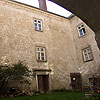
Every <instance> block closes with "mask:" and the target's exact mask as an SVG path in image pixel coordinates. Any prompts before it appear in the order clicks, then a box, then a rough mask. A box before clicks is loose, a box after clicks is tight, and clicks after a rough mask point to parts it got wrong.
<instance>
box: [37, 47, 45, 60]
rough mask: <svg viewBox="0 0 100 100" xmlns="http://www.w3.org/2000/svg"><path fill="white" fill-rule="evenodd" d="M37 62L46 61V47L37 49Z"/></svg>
mask: <svg viewBox="0 0 100 100" xmlns="http://www.w3.org/2000/svg"><path fill="white" fill-rule="evenodd" d="M36 56H37V61H46V49H45V47H36Z"/></svg>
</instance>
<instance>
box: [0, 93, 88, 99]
mask: <svg viewBox="0 0 100 100" xmlns="http://www.w3.org/2000/svg"><path fill="white" fill-rule="evenodd" d="M0 100H87V99H86V98H85V96H84V93H82V92H54V93H50V94H39V95H34V96H26V97H13V98H3V99H0Z"/></svg>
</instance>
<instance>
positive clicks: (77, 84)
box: [70, 73, 82, 91]
mask: <svg viewBox="0 0 100 100" xmlns="http://www.w3.org/2000/svg"><path fill="white" fill-rule="evenodd" d="M70 77H71V86H72V90H73V91H80V90H82V76H81V74H80V73H70Z"/></svg>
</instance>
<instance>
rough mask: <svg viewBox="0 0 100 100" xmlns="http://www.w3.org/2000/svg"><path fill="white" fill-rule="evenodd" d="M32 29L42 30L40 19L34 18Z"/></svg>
mask: <svg viewBox="0 0 100 100" xmlns="http://www.w3.org/2000/svg"><path fill="white" fill-rule="evenodd" d="M34 29H35V30H38V31H42V21H40V20H37V19H35V20H34Z"/></svg>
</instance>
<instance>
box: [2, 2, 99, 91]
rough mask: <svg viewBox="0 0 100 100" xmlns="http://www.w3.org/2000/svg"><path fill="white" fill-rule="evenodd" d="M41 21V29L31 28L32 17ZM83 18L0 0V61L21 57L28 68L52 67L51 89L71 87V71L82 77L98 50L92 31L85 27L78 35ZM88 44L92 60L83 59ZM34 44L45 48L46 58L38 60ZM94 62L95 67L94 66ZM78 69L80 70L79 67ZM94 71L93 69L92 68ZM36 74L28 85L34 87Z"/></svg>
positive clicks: (97, 63) (88, 69)
mask: <svg viewBox="0 0 100 100" xmlns="http://www.w3.org/2000/svg"><path fill="white" fill-rule="evenodd" d="M35 18H36V19H40V20H42V22H43V31H41V32H39V31H35V30H34V23H33V21H34V19H35ZM81 22H82V21H81V20H80V19H78V18H77V17H74V18H73V19H71V20H69V19H66V18H63V17H60V16H57V15H55V14H52V13H49V12H45V11H42V10H39V9H37V8H34V7H29V6H26V5H22V4H19V3H15V2H12V1H8V0H1V1H0V48H1V49H0V63H1V64H10V63H15V62H18V61H19V60H20V61H24V62H25V63H26V64H27V65H28V67H29V68H30V69H39V70H40V69H44V70H49V69H50V70H51V72H48V71H47V72H44V71H43V72H41V73H39V72H38V74H49V82H50V84H49V85H50V90H55V89H71V86H70V83H71V79H70V73H77V72H80V71H81V73H82V75H83V77H84V76H85V75H86V74H87V73H89V72H92V70H91V69H92V68H94V69H95V70H96V68H97V67H98V65H99V50H98V48H97V45H96V42H95V39H94V37H95V35H94V33H93V32H92V31H91V30H90V29H89V28H88V27H87V26H86V27H87V31H88V33H89V34H87V35H86V36H85V37H83V38H78V36H77V31H76V26H77V25H78V24H79V23H81ZM90 44H92V45H91V47H92V52H93V56H94V60H93V61H92V62H88V63H83V59H82V55H81V49H82V48H83V47H85V46H87V45H90ZM36 46H42V47H45V48H46V58H47V62H37V59H36ZM94 66H97V67H94ZM79 69H80V70H79ZM93 71H94V70H93ZM36 80H37V78H36V77H34V78H33V79H32V80H31V82H32V84H31V88H32V89H36V88H37V81H36Z"/></svg>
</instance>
